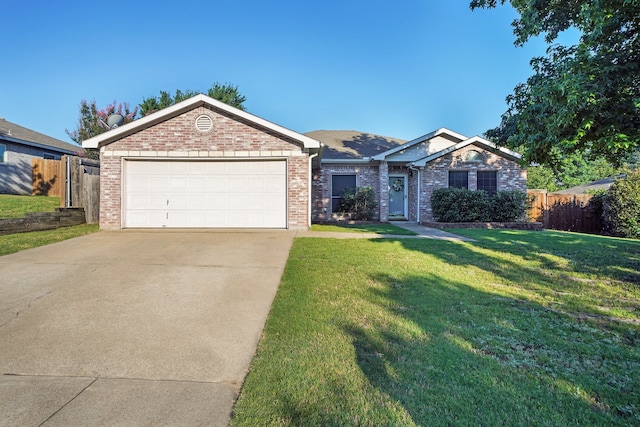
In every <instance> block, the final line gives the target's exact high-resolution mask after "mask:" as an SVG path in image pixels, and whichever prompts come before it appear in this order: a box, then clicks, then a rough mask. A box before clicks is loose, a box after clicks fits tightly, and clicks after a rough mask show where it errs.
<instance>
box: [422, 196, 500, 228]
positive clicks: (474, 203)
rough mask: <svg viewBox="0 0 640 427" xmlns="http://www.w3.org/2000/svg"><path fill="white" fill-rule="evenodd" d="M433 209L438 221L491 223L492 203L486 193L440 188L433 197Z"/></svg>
mask: <svg viewBox="0 0 640 427" xmlns="http://www.w3.org/2000/svg"><path fill="white" fill-rule="evenodd" d="M431 208H432V209H433V216H434V217H435V219H436V221H440V222H486V221H489V215H490V211H491V202H490V199H489V196H487V193H485V192H484V191H472V190H467V189H466V188H438V189H436V190H435V191H434V192H433V194H432V195H431Z"/></svg>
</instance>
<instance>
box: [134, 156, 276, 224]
mask: <svg viewBox="0 0 640 427" xmlns="http://www.w3.org/2000/svg"><path fill="white" fill-rule="evenodd" d="M124 169H125V173H124V180H125V183H124V185H125V206H124V213H125V215H124V226H125V227H147V228H157V227H168V228H180V227H193V228H211V227H215V228H286V226H287V169H286V162H285V161H283V160H273V161H264V160H261V161H197V160H193V161H186V160H185V161H161V160H127V161H126V162H125V165H124Z"/></svg>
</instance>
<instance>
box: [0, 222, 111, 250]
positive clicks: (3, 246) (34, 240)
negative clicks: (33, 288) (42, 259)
mask: <svg viewBox="0 0 640 427" xmlns="http://www.w3.org/2000/svg"><path fill="white" fill-rule="evenodd" d="M99 228H100V227H99V225H98V224H81V225H74V226H71V227H63V228H58V229H55V230H46V231H31V232H28V233H15V234H7V235H5V236H0V256H2V255H8V254H12V253H14V252H19V251H23V250H25V249H31V248H35V247H37V246H44V245H48V244H51V243H56V242H60V241H62V240H67V239H72V238H74V237H80V236H84V235H85V234H90V233H94V232H96V231H98V229H99Z"/></svg>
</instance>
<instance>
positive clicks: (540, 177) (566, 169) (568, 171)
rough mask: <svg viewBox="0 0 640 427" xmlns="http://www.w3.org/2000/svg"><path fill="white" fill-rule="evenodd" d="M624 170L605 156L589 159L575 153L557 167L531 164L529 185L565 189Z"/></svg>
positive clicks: (528, 176) (555, 189)
mask: <svg viewBox="0 0 640 427" xmlns="http://www.w3.org/2000/svg"><path fill="white" fill-rule="evenodd" d="M622 171H623V168H619V167H614V166H612V165H611V164H609V163H608V162H607V161H606V160H605V159H603V158H598V159H594V160H588V159H586V158H585V157H584V156H582V155H580V154H576V153H574V154H571V155H568V156H565V157H563V158H562V159H561V160H560V162H559V163H558V164H557V165H556V166H555V168H551V167H549V166H546V165H537V166H530V167H529V168H528V169H527V187H528V188H537V189H545V190H548V191H558V190H564V189H565V188H569V187H574V186H576V185H582V184H586V183H589V182H592V181H597V180H599V179H604V178H608V177H611V176H614V175H618V174H620V173H622Z"/></svg>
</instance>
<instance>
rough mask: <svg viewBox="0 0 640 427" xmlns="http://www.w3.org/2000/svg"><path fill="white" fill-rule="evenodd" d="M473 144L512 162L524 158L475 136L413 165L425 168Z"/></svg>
mask: <svg viewBox="0 0 640 427" xmlns="http://www.w3.org/2000/svg"><path fill="white" fill-rule="evenodd" d="M471 144H474V145H477V146H480V147H483V148H487V149H489V150H492V151H494V152H497V154H500V155H502V156H504V157H506V158H508V159H510V160H514V161H518V160H520V158H521V157H522V156H521V155H520V154H518V153H516V152H515V151H511V150H509V149H508V148H504V147H498V146H497V145H496V144H494V143H493V142H491V141H487V140H486V139H484V138H480V137H479V136H474V137H473V138H468V139H466V140H464V141H462V142H459V143H457V144H456V145H452V146H451V147H448V148H445V149H444V150H441V151H438V152H437V153H433V154H431V155H430V156H427V157H424V158H422V159H420V160H418V161H415V162H413V163H412V166H416V167H424V166H425V165H426V164H427V163H429V162H431V161H433V160H436V159H438V158H440V157H442V156H444V155H447V154H449V153H452V152H454V151H456V150H459V149H461V148H464V147H466V146H467V145H471Z"/></svg>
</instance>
